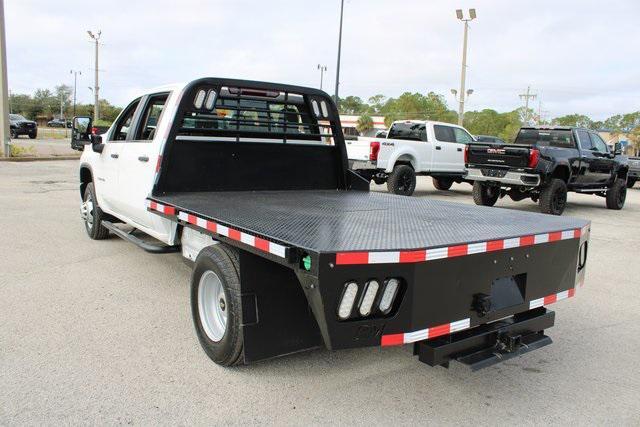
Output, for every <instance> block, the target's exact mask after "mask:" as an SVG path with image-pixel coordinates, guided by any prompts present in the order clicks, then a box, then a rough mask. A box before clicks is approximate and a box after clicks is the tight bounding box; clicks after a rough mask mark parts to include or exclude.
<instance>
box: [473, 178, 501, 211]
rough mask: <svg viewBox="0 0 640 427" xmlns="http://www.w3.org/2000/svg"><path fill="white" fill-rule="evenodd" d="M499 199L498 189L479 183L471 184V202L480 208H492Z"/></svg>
mask: <svg viewBox="0 0 640 427" xmlns="http://www.w3.org/2000/svg"><path fill="white" fill-rule="evenodd" d="M499 197H500V189H499V188H497V187H491V186H488V185H485V184H483V183H481V182H479V181H476V182H474V183H473V201H474V202H475V204H476V205H480V206H493V205H495V204H496V202H497V201H498V198H499Z"/></svg>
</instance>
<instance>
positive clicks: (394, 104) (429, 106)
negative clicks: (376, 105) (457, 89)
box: [380, 92, 457, 126]
mask: <svg viewBox="0 0 640 427" xmlns="http://www.w3.org/2000/svg"><path fill="white" fill-rule="evenodd" d="M380 113H381V114H384V116H385V119H384V122H385V124H386V125H387V126H390V125H391V123H393V122H394V121H396V120H403V119H407V120H437V121H442V122H449V123H455V122H456V120H457V115H456V113H455V111H452V110H449V108H448V107H447V103H446V102H445V100H444V97H443V96H442V95H438V94H436V93H434V92H429V93H428V94H426V95H422V94H420V93H417V92H416V93H410V92H405V93H403V94H402V95H400V96H399V97H398V98H389V99H388V100H387V101H386V102H385V104H384V106H383V107H382V108H381V109H380Z"/></svg>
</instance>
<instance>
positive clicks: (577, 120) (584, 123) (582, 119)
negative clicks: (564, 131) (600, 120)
mask: <svg viewBox="0 0 640 427" xmlns="http://www.w3.org/2000/svg"><path fill="white" fill-rule="evenodd" d="M551 123H552V124H554V125H557V126H577V127H583V128H591V127H592V126H593V120H591V119H590V118H589V117H587V116H585V115H584V114H568V115H566V116H562V117H556V118H555V119H553V120H552V121H551Z"/></svg>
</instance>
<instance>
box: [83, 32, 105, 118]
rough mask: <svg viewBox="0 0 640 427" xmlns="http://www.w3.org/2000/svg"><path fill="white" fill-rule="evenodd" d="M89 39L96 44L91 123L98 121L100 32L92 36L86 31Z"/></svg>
mask: <svg viewBox="0 0 640 427" xmlns="http://www.w3.org/2000/svg"><path fill="white" fill-rule="evenodd" d="M87 33H88V34H89V37H91V38H92V39H93V40H94V41H95V44H96V47H95V49H96V69H95V84H94V86H93V97H94V105H93V121H94V122H95V121H97V120H99V119H100V102H99V101H100V85H99V84H98V45H99V43H98V42H99V40H100V35H101V34H102V31H100V30H98V32H97V33H96V34H93V33H92V32H91V31H87Z"/></svg>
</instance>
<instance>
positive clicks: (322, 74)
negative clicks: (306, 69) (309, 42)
mask: <svg viewBox="0 0 640 427" xmlns="http://www.w3.org/2000/svg"><path fill="white" fill-rule="evenodd" d="M318 70H320V90H322V78H323V77H324V72H325V71H327V66H326V65H320V64H318Z"/></svg>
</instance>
